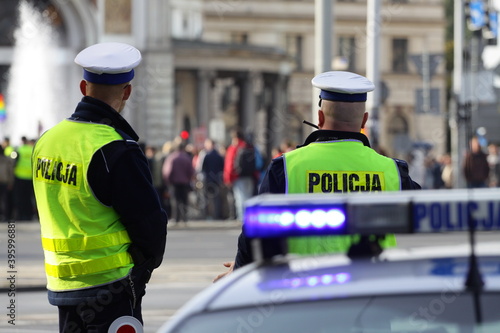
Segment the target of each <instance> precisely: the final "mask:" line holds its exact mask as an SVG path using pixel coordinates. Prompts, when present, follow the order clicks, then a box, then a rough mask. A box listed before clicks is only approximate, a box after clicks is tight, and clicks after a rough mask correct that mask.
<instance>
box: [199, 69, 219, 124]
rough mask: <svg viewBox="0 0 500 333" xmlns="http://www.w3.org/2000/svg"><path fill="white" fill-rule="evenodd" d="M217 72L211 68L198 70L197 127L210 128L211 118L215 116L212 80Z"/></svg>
mask: <svg viewBox="0 0 500 333" xmlns="http://www.w3.org/2000/svg"><path fill="white" fill-rule="evenodd" d="M214 77H215V72H214V71H211V70H199V71H198V72H197V88H196V90H197V93H196V119H197V123H196V124H195V126H196V127H201V126H204V127H205V128H208V123H209V120H210V119H211V118H212V117H213V110H212V108H211V106H212V80H213V78H214Z"/></svg>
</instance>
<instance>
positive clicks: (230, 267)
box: [213, 261, 234, 283]
mask: <svg viewBox="0 0 500 333" xmlns="http://www.w3.org/2000/svg"><path fill="white" fill-rule="evenodd" d="M223 265H224V267H228V268H229V270H228V271H227V272H225V273H222V274H219V275H217V276H216V277H215V279H214V280H213V283H215V282H217V281H219V280H220V279H222V278H223V277H224V276H226V275H229V274H231V273H232V272H233V270H234V261H228V262H225V263H223Z"/></svg>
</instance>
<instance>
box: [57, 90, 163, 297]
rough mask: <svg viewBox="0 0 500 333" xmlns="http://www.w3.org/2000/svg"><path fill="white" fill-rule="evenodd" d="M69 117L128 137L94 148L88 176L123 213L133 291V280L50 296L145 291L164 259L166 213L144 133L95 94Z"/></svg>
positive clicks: (104, 199) (101, 197)
mask: <svg viewBox="0 0 500 333" xmlns="http://www.w3.org/2000/svg"><path fill="white" fill-rule="evenodd" d="M69 119H72V120H78V121H88V122H93V123H101V124H106V125H109V126H112V127H114V128H115V129H116V131H117V132H118V133H119V134H120V135H121V136H122V137H123V139H124V140H120V141H113V142H110V143H109V144H107V145H105V146H103V147H102V148H101V149H100V150H98V151H97V152H96V153H95V154H94V156H93V157H92V160H91V162H90V165H89V170H88V182H89V185H90V187H91V188H92V191H93V192H94V195H95V197H96V198H97V199H98V200H99V201H101V202H102V203H103V204H104V205H107V206H111V207H113V208H114V209H115V210H116V212H117V213H118V214H119V215H120V221H121V222H122V223H123V225H124V226H125V228H126V230H127V232H128V234H129V237H130V239H131V241H132V243H131V245H130V248H129V253H130V254H131V256H132V258H133V260H134V268H133V269H132V273H131V277H132V278H133V282H134V284H133V285H134V291H133V292H132V291H131V290H130V285H129V283H128V281H121V282H115V284H116V285H115V286H102V287H95V288H89V289H84V290H76V291H67V292H53V291H50V290H49V302H50V303H51V304H52V305H58V306H60V305H78V304H80V303H81V302H83V301H85V300H86V299H87V298H88V297H95V296H96V295H102V293H103V292H111V293H112V292H118V291H122V290H124V291H126V292H129V293H133V294H135V296H137V297H139V296H142V295H143V294H144V289H145V284H146V283H147V281H148V280H149V277H150V275H151V272H152V271H153V269H155V268H157V267H158V266H159V265H160V264H161V262H162V259H163V254H164V252H165V245H166V236H167V214H166V213H165V211H164V210H163V209H162V207H161V205H160V199H159V198H158V194H157V192H156V191H155V189H154V187H153V185H152V179H151V172H150V171H149V167H148V162H147V159H146V157H145V156H144V153H143V152H142V150H141V149H140V147H139V145H138V144H137V140H138V139H139V137H138V136H137V134H136V133H135V131H134V130H133V129H132V127H131V126H130V125H129V124H128V122H127V121H126V120H125V119H124V118H123V117H122V116H121V115H120V114H119V113H118V112H116V111H115V110H114V109H113V108H111V107H110V106H109V105H107V104H106V103H103V102H101V101H99V100H97V99H95V98H92V97H88V96H86V97H83V98H82V100H81V101H80V103H79V104H78V105H77V107H76V110H75V112H74V113H73V114H72V115H71V117H70V118H69Z"/></svg>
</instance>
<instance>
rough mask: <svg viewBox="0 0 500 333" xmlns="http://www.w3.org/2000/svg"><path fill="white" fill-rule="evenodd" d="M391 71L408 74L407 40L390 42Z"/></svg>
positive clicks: (399, 39)
mask: <svg viewBox="0 0 500 333" xmlns="http://www.w3.org/2000/svg"><path fill="white" fill-rule="evenodd" d="M392 71H393V72H396V73H407V72H408V39H406V38H394V39H393V40H392Z"/></svg>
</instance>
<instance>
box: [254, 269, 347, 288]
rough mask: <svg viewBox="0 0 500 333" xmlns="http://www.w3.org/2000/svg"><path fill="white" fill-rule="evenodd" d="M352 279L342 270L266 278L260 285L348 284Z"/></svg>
mask: <svg viewBox="0 0 500 333" xmlns="http://www.w3.org/2000/svg"><path fill="white" fill-rule="evenodd" d="M350 280H351V274H349V273H347V272H345V273H344V272H342V273H337V274H321V275H305V276H295V277H292V278H285V279H277V280H264V281H263V282H261V283H259V284H258V287H259V289H261V290H276V289H298V288H304V287H323V286H331V285H335V284H346V283H348V282H349V281H350Z"/></svg>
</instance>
